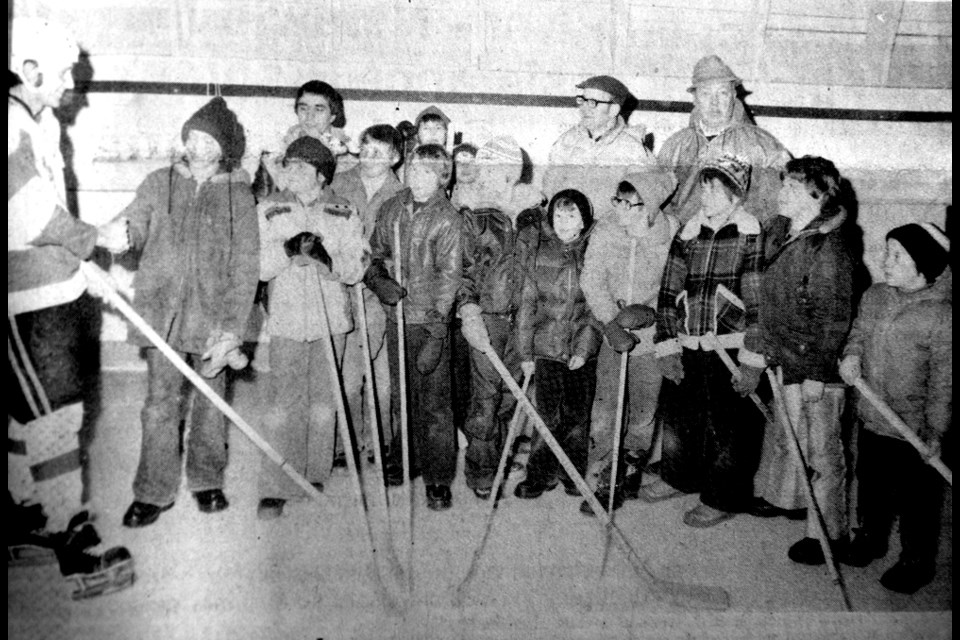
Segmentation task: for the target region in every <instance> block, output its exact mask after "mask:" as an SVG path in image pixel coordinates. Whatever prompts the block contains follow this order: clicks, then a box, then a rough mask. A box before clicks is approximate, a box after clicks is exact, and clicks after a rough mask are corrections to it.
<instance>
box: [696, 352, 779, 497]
mask: <svg viewBox="0 0 960 640" xmlns="http://www.w3.org/2000/svg"><path fill="white" fill-rule="evenodd" d="M733 355H734V354H733V353H732V352H731V356H733ZM702 358H703V359H702V362H701V366H702V375H703V383H704V388H706V389H707V390H708V396H709V401H708V403H707V404H706V407H705V408H706V416H705V417H706V421H705V424H704V429H705V431H704V440H703V466H704V472H705V473H704V484H703V490H702V491H701V494H700V501H701V502H702V503H703V504H705V505H707V506H710V507H713V508H715V509H720V510H722V511H730V512H741V511H745V510H746V509H748V508H749V505H750V502H751V500H752V498H753V476H754V475H755V474H756V472H757V465H758V464H759V461H760V446H761V444H762V441H763V424H764V419H763V416H762V414H761V413H760V412H759V411H757V409H756V407H754V406H753V403H752V402H751V401H750V400H749V399H748V398H745V397H741V396H740V394H739V393H737V392H736V391H734V389H733V385H732V384H731V383H730V372H729V371H728V370H727V368H726V367H725V366H724V364H723V362H722V361H721V360H720V356H718V355H717V354H716V353H713V352H712V351H710V352H703V354H702Z"/></svg>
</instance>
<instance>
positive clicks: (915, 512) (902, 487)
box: [857, 427, 944, 565]
mask: <svg viewBox="0 0 960 640" xmlns="http://www.w3.org/2000/svg"><path fill="white" fill-rule="evenodd" d="M858 448H859V454H858V455H859V458H858V462H857V475H858V476H859V478H858V482H859V488H858V492H857V495H858V511H859V520H860V530H861V532H862V533H865V534H867V535H869V536H875V537H877V538H880V539H886V537H887V536H889V535H890V528H891V525H892V524H893V519H894V517H895V516H897V515H899V516H900V545H901V547H902V551H901V553H900V558H901V559H903V560H905V561H914V562H920V563H923V564H929V565H933V563H934V562H935V561H936V558H937V541H938V539H939V537H940V507H941V503H942V501H943V490H944V486H943V478H941V477H940V475H939V474H938V473H937V472H936V471H935V470H934V469H933V467H931V466H929V465H927V464H926V463H924V462H923V459H921V458H920V454H918V453H917V450H916V449H914V448H913V447H912V446H911V445H910V444H908V443H907V442H904V441H903V440H899V439H897V438H890V437H887V436H881V435H878V434H876V433H874V432H872V431H868V430H867V429H865V428H862V427H861V429H860V434H859V442H858Z"/></svg>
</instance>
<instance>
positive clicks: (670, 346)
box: [654, 207, 765, 367]
mask: <svg viewBox="0 0 960 640" xmlns="http://www.w3.org/2000/svg"><path fill="white" fill-rule="evenodd" d="M704 223H705V218H703V217H702V216H701V215H698V216H696V217H694V218H692V219H691V220H690V221H689V222H688V223H687V224H686V225H684V227H683V228H682V229H681V230H680V233H678V234H677V235H676V237H674V239H673V244H672V245H671V246H670V254H669V256H668V257H667V264H666V266H665V267H664V271H663V279H662V280H661V283H660V295H659V298H658V300H657V334H656V337H655V339H654V342H655V343H656V346H655V349H656V354H657V357H658V358H659V357H664V356H666V355H670V354H672V353H679V352H680V350H681V348H683V347H686V348H688V349H700V348H702V349H704V350H705V351H710V350H712V349H713V345H712V343H711V342H707V341H705V340H702V339H701V337H702V336H704V335H706V334H708V333H715V334H716V335H717V337H718V338H719V341H720V344H721V345H722V346H723V347H724V348H726V349H734V348H739V349H740V361H741V362H743V363H745V364H749V365H751V366H757V367H763V366H764V365H765V360H764V358H763V356H762V355H761V351H760V331H759V322H758V321H759V311H760V277H761V273H760V272H761V268H762V266H763V237H762V235H763V234H762V233H761V231H760V223H759V222H757V219H756V218H754V217H753V216H751V215H750V214H748V213H747V212H746V211H744V210H743V208H739V207H738V208H737V210H736V211H734V213H733V215H732V216H731V217H730V219H729V220H728V221H727V223H726V224H724V226H723V227H721V228H720V229H718V230H717V231H714V230H713V229H711V228H710V227H709V226H707V225H706V224H704Z"/></svg>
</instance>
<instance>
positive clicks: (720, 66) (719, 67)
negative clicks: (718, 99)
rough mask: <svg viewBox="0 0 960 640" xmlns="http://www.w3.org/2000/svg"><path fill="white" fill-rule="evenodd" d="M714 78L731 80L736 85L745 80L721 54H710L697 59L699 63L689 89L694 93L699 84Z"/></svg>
mask: <svg viewBox="0 0 960 640" xmlns="http://www.w3.org/2000/svg"><path fill="white" fill-rule="evenodd" d="M713 80H729V81H730V82H732V83H733V84H734V86H739V85H741V84H743V80H741V79H740V78H739V77H737V74H735V73H734V72H733V69H731V68H730V67H728V66H727V65H726V63H725V62H724V61H723V60H721V59H720V56H718V55H709V56H704V57H702V58H700V59H699V60H697V64H695V65H694V66H693V79H692V80H691V81H690V87H689V88H688V89H687V91H689V92H690V93H693V92H694V91H696V90H697V85H699V84H703V83H704V82H711V81H713Z"/></svg>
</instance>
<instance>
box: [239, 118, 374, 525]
mask: <svg viewBox="0 0 960 640" xmlns="http://www.w3.org/2000/svg"><path fill="white" fill-rule="evenodd" d="M283 164H284V168H285V170H286V172H287V175H286V177H285V183H286V184H287V189H286V190H285V191H283V192H281V193H277V194H273V195H271V196H268V197H267V199H266V200H265V201H263V202H261V203H260V205H259V209H258V214H259V215H258V218H259V222H260V278H261V279H262V280H263V281H265V282H268V283H270V284H269V287H270V292H269V300H270V317H269V319H268V321H267V331H268V333H269V334H270V375H271V382H272V384H273V392H272V393H271V394H270V407H269V409H268V411H267V415H266V418H265V419H264V436H265V437H266V438H267V440H269V441H270V442H272V443H274V446H276V447H277V450H278V451H279V452H280V454H281V455H283V456H284V458H286V459H287V461H288V462H289V463H290V464H291V465H292V466H293V468H294V469H296V470H297V471H299V472H300V473H302V474H304V475H305V476H306V478H307V480H309V481H310V482H311V483H313V484H314V486H316V487H318V488H321V489H322V487H323V483H324V482H326V480H327V476H328V475H329V473H330V467H331V465H332V464H333V448H334V434H335V433H336V424H337V415H336V406H337V405H336V399H335V396H334V394H335V393H339V392H340V382H339V381H338V380H336V379H333V380H331V379H330V374H329V373H330V364H329V362H328V361H327V352H326V348H325V344H324V343H325V341H326V340H333V345H334V349H335V352H336V355H337V359H338V360H339V361H338V362H337V363H336V364H337V367H338V368H340V369H341V370H344V369H345V367H346V366H347V365H345V364H344V362H343V358H344V353H345V351H346V347H347V334H348V333H350V332H352V331H353V329H354V323H353V297H352V295H351V294H350V291H349V290H348V289H347V286H346V285H352V284H356V283H357V282H359V281H360V278H362V277H363V273H364V270H365V268H366V259H367V257H368V255H369V244H368V243H367V241H366V239H365V238H364V237H363V224H362V222H361V220H360V215H359V213H358V212H357V210H356V208H354V207H351V206H350V204H349V202H348V201H347V200H345V199H344V198H340V197H338V196H337V195H335V194H334V193H333V191H332V190H331V189H330V187H329V186H328V185H329V182H330V181H331V180H332V179H333V174H334V171H335V169H336V160H335V159H334V156H333V154H332V153H331V152H330V150H329V149H328V148H327V147H326V146H324V144H323V143H321V142H320V141H319V140H317V139H316V138H312V137H309V136H304V137H302V138H300V139H298V140H295V141H294V142H292V143H291V144H290V145H289V146H288V147H287V151H286V153H285V154H284V162H283ZM331 205H334V206H331ZM344 208H345V209H346V210H345V211H343V210H342V209H344ZM321 313H323V314H326V317H327V323H328V325H329V327H328V328H325V327H324V325H323V322H322V319H321V318H320V316H319V314H321ZM328 329H329V334H328ZM354 333H355V332H354ZM355 358H356V356H355V355H354V359H355ZM355 377H359V376H355ZM354 386H355V385H354ZM349 391H350V389H349V388H348V395H349ZM358 405H359V403H355V406H357V408H358V409H359V406H358ZM356 420H359V416H358V417H357V418H356ZM260 496H261V499H260V505H259V507H258V509H257V515H258V516H259V517H260V518H261V519H273V518H276V517H278V516H280V515H281V514H282V513H283V507H284V504H285V502H286V501H287V500H288V499H291V498H302V497H305V496H304V493H303V490H302V489H300V488H299V487H298V486H296V485H295V484H294V483H293V482H292V481H291V480H290V479H289V478H288V477H287V476H286V474H285V473H283V472H282V471H281V470H280V469H279V468H278V467H277V465H276V464H274V463H273V462H272V461H270V460H264V463H263V468H262V471H261V476H260Z"/></svg>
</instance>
